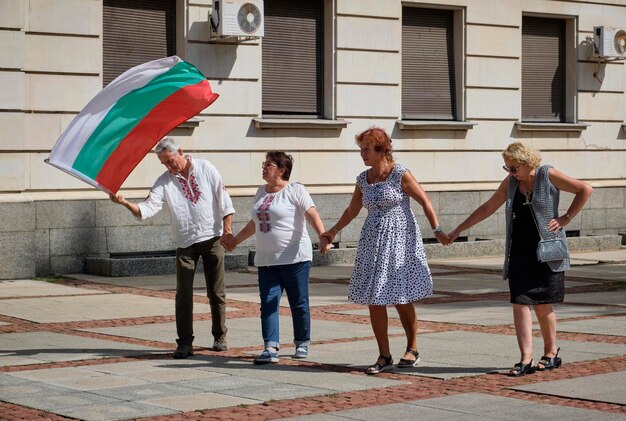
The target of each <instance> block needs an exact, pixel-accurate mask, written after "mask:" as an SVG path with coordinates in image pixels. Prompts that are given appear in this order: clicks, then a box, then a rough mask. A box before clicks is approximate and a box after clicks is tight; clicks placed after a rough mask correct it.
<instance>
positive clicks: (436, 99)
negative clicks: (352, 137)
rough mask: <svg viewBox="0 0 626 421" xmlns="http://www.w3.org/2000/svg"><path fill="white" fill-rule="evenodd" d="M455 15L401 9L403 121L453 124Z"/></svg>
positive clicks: (454, 113) (455, 112) (444, 11)
mask: <svg viewBox="0 0 626 421" xmlns="http://www.w3.org/2000/svg"><path fill="white" fill-rule="evenodd" d="M455 85H456V83H455V64H454V11H452V10H444V9H423V8H417V7H403V8H402V119H407V120H411V119H413V120H456V118H457V110H456V86H455Z"/></svg>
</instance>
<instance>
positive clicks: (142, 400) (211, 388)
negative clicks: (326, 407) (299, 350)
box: [0, 355, 406, 420]
mask: <svg viewBox="0 0 626 421" xmlns="http://www.w3.org/2000/svg"><path fill="white" fill-rule="evenodd" d="M159 372H160V373H161V374H162V376H159V374H158V373H159ZM174 373H178V374H174ZM0 384H1V385H2V386H0V400H5V401H8V402H14V403H18V404H23V405H26V404H28V406H31V407H34V408H37V409H45V410H48V411H51V412H55V413H57V414H61V415H65V416H72V417H76V418H80V419H86V420H91V419H93V420H98V419H118V418H119V419H125V418H133V417H143V416H151V415H158V414H168V413H174V412H177V411H192V410H202V409H210V408H218V407H225V406H234V405H240V404H251V403H261V402H263V401H268V400H281V399H293V398H298V397H306V396H319V395H327V394H332V393H338V392H346V391H352V390H364V389H371V388H376V387H385V386H395V385H403V384H406V382H402V381H397V380H390V379H384V378H373V377H370V376H363V375H352V374H345V373H335V372H326V371H322V370H316V369H313V368H307V367H301V366H281V365H280V364H276V365H268V366H255V365H254V364H252V363H251V362H250V361H246V360H241V359H229V358H226V357H215V356H206V355H198V356H193V357H190V358H188V359H185V360H173V359H172V360H169V359H168V360H149V361H137V362H124V363H112V364H106V363H104V364H100V365H89V366H82V367H66V368H52V369H40V370H28V371H23V372H15V373H8V374H7V373H0ZM76 390H81V392H76ZM37 396H40V397H43V399H41V400H40V401H38V400H37V399H36V398H37ZM107 405H108V406H109V407H110V409H109V410H108V411H107V410H106V407H107ZM120 408H121V409H120ZM159 408H164V409H167V411H163V410H161V409H159Z"/></svg>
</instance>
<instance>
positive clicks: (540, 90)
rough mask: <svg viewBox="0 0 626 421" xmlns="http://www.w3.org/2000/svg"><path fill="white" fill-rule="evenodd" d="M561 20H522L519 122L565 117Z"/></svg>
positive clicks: (562, 118)
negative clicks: (520, 109) (520, 106)
mask: <svg viewBox="0 0 626 421" xmlns="http://www.w3.org/2000/svg"><path fill="white" fill-rule="evenodd" d="M564 65H565V21H564V20H562V19H547V18H538V17H529V16H524V17H523V18H522V120H523V121H536V122H541V121H544V122H562V121H564V118H565V66H564Z"/></svg>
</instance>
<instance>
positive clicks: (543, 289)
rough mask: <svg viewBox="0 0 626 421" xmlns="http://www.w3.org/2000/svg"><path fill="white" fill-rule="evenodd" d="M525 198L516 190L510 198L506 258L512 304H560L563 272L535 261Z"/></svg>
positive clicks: (535, 234)
mask: <svg viewBox="0 0 626 421" xmlns="http://www.w3.org/2000/svg"><path fill="white" fill-rule="evenodd" d="M525 201H526V197H525V196H524V195H523V194H522V193H521V192H520V191H519V190H517V191H516V192H515V198H514V199H513V221H512V223H513V230H512V237H511V254H510V256H511V257H510V261H509V290H510V292H511V303H513V304H525V305H532V304H553V303H562V302H563V299H564V296H565V272H552V270H551V269H550V266H548V264H547V263H541V262H539V261H538V260H537V244H538V243H539V233H538V232H537V226H536V225H535V221H534V220H533V217H532V214H531V213H530V212H531V209H530V206H529V205H527V204H524V202H525Z"/></svg>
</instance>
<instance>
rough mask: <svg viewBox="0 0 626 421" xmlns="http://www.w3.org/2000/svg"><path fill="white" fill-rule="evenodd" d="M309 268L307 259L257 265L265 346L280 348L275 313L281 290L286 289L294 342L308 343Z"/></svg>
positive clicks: (309, 319) (309, 341) (309, 336)
mask: <svg viewBox="0 0 626 421" xmlns="http://www.w3.org/2000/svg"><path fill="white" fill-rule="evenodd" d="M310 270H311V262H310V261H306V262H299V263H293V264H290V265H276V266H261V267H259V294H260V296H261V332H262V334H263V342H264V343H265V347H266V348H267V347H274V348H276V349H278V348H280V336H279V323H278V314H279V308H280V298H281V296H282V295H283V290H285V291H287V299H288V300H289V307H290V308H291V319H292V322H293V335H294V341H293V342H294V344H295V345H296V346H300V345H303V346H308V345H309V344H310V343H311V311H310V310H309V272H310Z"/></svg>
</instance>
